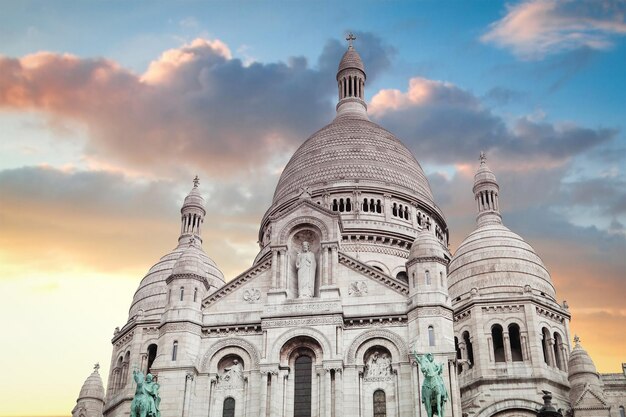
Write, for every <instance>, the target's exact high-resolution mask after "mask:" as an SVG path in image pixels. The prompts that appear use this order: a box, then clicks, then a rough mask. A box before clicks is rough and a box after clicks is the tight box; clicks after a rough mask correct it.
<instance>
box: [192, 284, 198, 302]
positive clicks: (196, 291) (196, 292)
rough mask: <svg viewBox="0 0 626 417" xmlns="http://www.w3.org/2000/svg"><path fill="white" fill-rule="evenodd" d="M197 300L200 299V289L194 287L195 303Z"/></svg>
mask: <svg viewBox="0 0 626 417" xmlns="http://www.w3.org/2000/svg"><path fill="white" fill-rule="evenodd" d="M196 301H198V289H197V288H194V289H193V302H194V303H195V302H196Z"/></svg>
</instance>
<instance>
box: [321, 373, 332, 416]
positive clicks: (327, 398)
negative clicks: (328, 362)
mask: <svg viewBox="0 0 626 417" xmlns="http://www.w3.org/2000/svg"><path fill="white" fill-rule="evenodd" d="M330 371H331V369H330V368H326V369H324V400H323V401H324V415H325V416H326V417H331V416H332V414H331V413H332V410H331V408H332V401H331V395H332V392H331V388H332V384H331V378H330V376H331V375H330Z"/></svg>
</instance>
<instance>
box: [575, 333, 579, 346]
mask: <svg viewBox="0 0 626 417" xmlns="http://www.w3.org/2000/svg"><path fill="white" fill-rule="evenodd" d="M574 343H575V344H576V346H574V347H580V337H578V335H577V334H576V335H574Z"/></svg>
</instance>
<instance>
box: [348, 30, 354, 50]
mask: <svg viewBox="0 0 626 417" xmlns="http://www.w3.org/2000/svg"><path fill="white" fill-rule="evenodd" d="M346 40H347V41H348V48H350V49H352V41H354V40H356V36H354V35H353V34H352V32H350V33H348V36H346Z"/></svg>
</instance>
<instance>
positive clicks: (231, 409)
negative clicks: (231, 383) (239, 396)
mask: <svg viewBox="0 0 626 417" xmlns="http://www.w3.org/2000/svg"><path fill="white" fill-rule="evenodd" d="M222 417H235V399H234V398H233V397H228V398H226V399H225V400H224V407H223V408H222Z"/></svg>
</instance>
